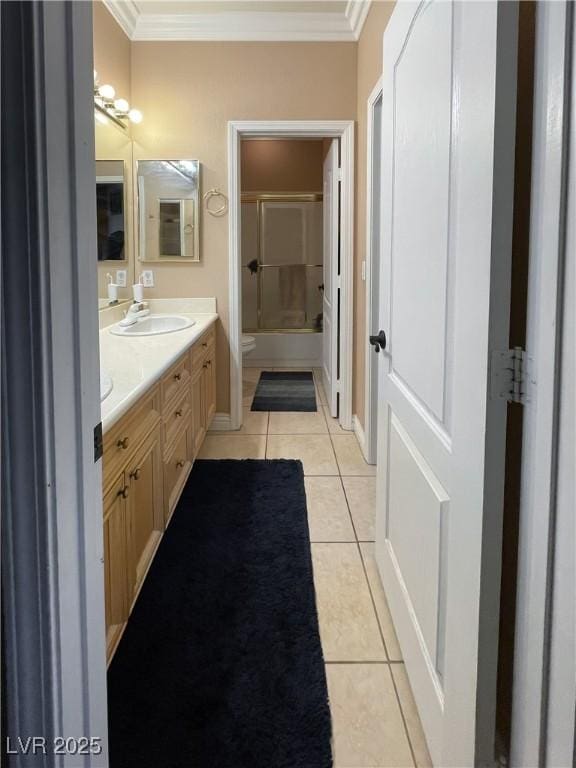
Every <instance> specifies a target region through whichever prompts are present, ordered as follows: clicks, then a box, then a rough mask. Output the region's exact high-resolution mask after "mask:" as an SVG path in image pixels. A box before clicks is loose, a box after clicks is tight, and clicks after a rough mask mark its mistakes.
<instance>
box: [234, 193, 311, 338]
mask: <svg viewBox="0 0 576 768" xmlns="http://www.w3.org/2000/svg"><path fill="white" fill-rule="evenodd" d="M323 200H324V194H323V193H322V192H242V193H241V195H240V202H241V203H256V219H257V228H256V253H257V256H256V260H257V262H258V274H257V280H258V284H257V300H256V301H257V323H258V325H257V327H256V328H243V331H244V332H246V333H322V331H321V330H318V329H317V328H264V327H263V326H262V296H263V286H262V278H263V273H262V270H263V269H264V268H266V267H283V266H292V264H263V263H262V261H261V254H262V250H261V232H262V221H263V211H262V208H263V203H276V202H278V203H321V202H322V201H323ZM295 264H298V262H295ZM299 266H303V267H306V268H318V267H323V266H324V263H322V264H301V265H299Z"/></svg>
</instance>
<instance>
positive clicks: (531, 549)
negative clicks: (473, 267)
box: [510, 2, 576, 767]
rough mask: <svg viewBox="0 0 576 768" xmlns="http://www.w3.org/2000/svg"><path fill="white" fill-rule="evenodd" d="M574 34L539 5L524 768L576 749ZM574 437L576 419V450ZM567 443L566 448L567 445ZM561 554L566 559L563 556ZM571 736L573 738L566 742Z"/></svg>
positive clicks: (517, 696)
mask: <svg viewBox="0 0 576 768" xmlns="http://www.w3.org/2000/svg"><path fill="white" fill-rule="evenodd" d="M574 36H575V35H574V8H573V7H572V6H571V4H570V3H567V2H558V3H539V4H538V7H537V10H536V49H535V78H534V79H535V85H534V129H533V139H532V141H533V145H532V146H533V150H532V191H531V214H530V246H529V273H528V274H529V277H528V281H529V285H528V311H527V338H526V355H527V359H528V372H527V373H528V381H527V402H526V404H525V407H524V420H523V421H524V428H523V435H524V437H523V445H522V470H521V471H522V487H521V497H520V531H519V549H518V571H517V607H516V632H515V637H516V641H515V650H514V687H513V697H512V736H511V754H510V764H511V766H518V767H520V766H525V765H542V766H546V765H549V764H550V762H549V755H550V754H554V755H556V756H557V755H558V754H559V753H562V752H563V753H564V754H566V752H567V751H570V748H572V750H573V749H574V711H572V712H571V713H570V712H568V711H567V709H568V708H567V707H566V706H563V707H561V706H560V698H563V699H564V702H566V701H567V700H569V698H570V696H572V697H574V691H573V690H572V691H570V687H571V686H572V687H573V680H574V678H573V674H571V672H572V673H573V671H574V654H573V652H572V653H570V651H569V650H567V649H569V648H570V646H572V650H573V643H574V628H573V627H572V631H571V633H572V637H571V639H570V631H566V632H565V633H564V634H562V633H556V634H555V631H554V630H555V626H554V623H553V619H554V615H555V614H556V617H557V615H558V610H559V607H561V606H562V605H565V606H570V605H571V602H570V601H573V585H572V588H571V589H569V590H568V594H566V591H564V592H563V591H562V589H563V587H564V590H565V588H566V585H565V584H564V585H563V584H562V581H560V583H558V582H557V581H556V578H555V572H556V574H557V573H558V569H559V568H560V569H564V571H565V572H569V569H570V568H572V569H573V568H574V561H573V560H572V564H570V562H569V553H568V555H567V553H566V551H565V550H564V549H563V548H562V547H559V546H558V536H559V535H561V531H563V530H564V528H565V526H566V525H568V528H569V523H568V521H569V520H570V519H571V517H572V516H573V500H572V504H569V503H568V499H567V496H568V494H566V493H565V495H564V496H563V497H562V496H559V495H558V494H559V486H558V480H559V476H558V471H559V461H560V462H564V463H565V462H566V461H567V459H568V457H567V455H566V453H563V452H562V445H561V444H560V442H559V440H560V408H561V407H562V403H563V397H564V398H566V400H568V397H567V395H568V391H569V389H570V386H572V387H573V385H574V381H573V380H572V382H571V384H570V382H566V381H564V382H563V381H562V376H561V374H560V371H561V368H562V363H563V354H562V351H563V350H562V343H563V333H564V334H566V333H570V332H571V333H572V334H573V333H574V311H573V304H572V305H570V304H567V303H566V304H565V299H564V295H565V294H564V290H566V289H567V287H568V286H567V285H565V279H564V278H565V271H566V268H567V258H568V254H567V243H566V237H567V233H570V232H571V233H572V234H571V236H572V238H573V237H574V227H575V217H574V212H573V210H571V209H570V207H569V205H568V194H569V190H568V188H567V184H568V182H570V183H571V184H572V187H571V194H572V195H574V188H575V187H574V178H573V177H570V176H569V173H572V174H573V173H574V169H575V168H576V165H575V164H574V157H573V156H571V155H572V151H573V150H574V148H575V139H574V131H575V130H576V129H575V126H574V122H573V120H574V114H575V113H574V104H573V103H572V105H571V102H570V98H571V93H570V89H571V88H572V99H574V98H576V90H575V83H574V79H575V77H576V73H575V69H574V59H572V62H571V61H570V58H571V54H572V56H573V55H574V50H573V48H574V43H575V41H574ZM571 48H572V51H571ZM570 64H571V65H572V78H571V76H570V69H569V67H570ZM571 80H572V82H571ZM570 106H571V108H572V121H571V116H570V113H569V112H570ZM569 130H571V131H572V136H571V137H570V135H569V133H568V131H569ZM569 162H571V163H572V167H571V169H570V171H569V168H568V163H569ZM569 227H571V229H568V228H569ZM572 247H573V244H572ZM572 259H573V253H572ZM572 268H573V267H572ZM572 290H573V286H572ZM570 313H571V314H570ZM572 375H573V372H572ZM571 396H572V397H573V389H572V395H571ZM573 440H574V432H573V425H572V446H573ZM567 448H568V446H566V444H564V450H565V451H566V450H567ZM572 494H573V490H572ZM562 500H563V504H562ZM561 557H563V558H564V559H563V560H560V558H561ZM573 557H574V554H573V551H572V558H573ZM560 610H561V608H560ZM567 615H568V616H569V614H567ZM556 620H557V619H556ZM560 635H562V636H561V637H560ZM562 643H564V653H560V656H561V657H563V660H562V662H561V670H560V672H559V673H558V671H557V669H556V668H555V667H556V665H557V663H558V659H557V658H556V653H557V652H559V651H561V650H562V648H561V645H562ZM558 644H559V645H560V648H559V647H558ZM567 660H569V661H567ZM569 664H572V668H571V669H570V668H569ZM555 673H556V674H555ZM559 681H560V682H559ZM554 684H556V687H555V688H554V687H553V686H554ZM559 707H560V711H562V714H563V717H564V718H567V719H568V720H569V721H570V722H568V723H567V722H566V721H564V723H563V724H562V725H563V726H564V728H562V727H561V728H558V727H556V728H555V729H554V730H553V731H552V730H551V729H550V726H551V724H552V723H555V725H556V726H558V719H559V718H558V708H559ZM560 731H563V734H560ZM570 739H571V742H572V743H571V744H568V745H567V743H566V742H567V741H569V740H570ZM552 764H559V763H557V762H556V763H552Z"/></svg>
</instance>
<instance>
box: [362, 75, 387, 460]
mask: <svg viewBox="0 0 576 768" xmlns="http://www.w3.org/2000/svg"><path fill="white" fill-rule="evenodd" d="M383 82H384V78H383V76H382V75H380V77H379V78H378V80H377V81H376V84H375V86H374V88H373V89H372V91H371V93H370V96H368V101H367V107H366V117H367V119H366V246H365V253H366V258H365V262H364V264H365V266H364V270H365V272H364V276H365V277H364V279H365V281H366V285H365V288H366V339H365V342H364V354H365V356H366V365H365V366H364V370H365V374H364V376H365V382H364V440H363V442H362V445H363V448H364V458H365V459H366V461H367V462H368V464H376V438H377V433H378V430H377V425H376V423H375V419H376V414H375V413H374V412H373V411H374V409H373V408H372V405H373V403H374V396H375V397H376V398H377V397H378V385H376V392H374V387H373V376H374V369H376V371H377V370H378V358H377V357H376V355H375V354H374V349H373V347H372V346H371V345H370V342H369V341H368V336H369V334H370V333H371V332H372V331H371V325H372V319H373V315H374V297H373V295H372V275H373V274H374V253H373V249H372V224H373V220H374V200H373V194H372V189H373V186H374V167H373V164H374V158H373V143H374V110H375V107H376V103H377V102H378V100H379V99H380V98H382V90H383ZM381 200H382V198H380V202H381ZM376 268H377V269H379V268H380V263H378V265H376ZM375 332H376V330H375Z"/></svg>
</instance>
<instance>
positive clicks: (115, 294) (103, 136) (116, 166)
mask: <svg viewBox="0 0 576 768" xmlns="http://www.w3.org/2000/svg"><path fill="white" fill-rule="evenodd" d="M95 134H96V146H95V166H96V227H97V243H98V245H97V256H98V306H99V308H100V309H104V308H105V307H109V306H110V305H114V304H118V303H122V302H124V301H129V300H130V297H131V295H132V293H131V292H132V285H133V283H134V282H135V280H134V273H135V270H134V243H133V238H132V230H133V226H132V217H133V205H132V200H133V195H132V173H131V169H132V140H131V138H130V136H129V134H128V133H127V131H125V130H123V129H121V128H119V127H118V126H116V125H114V124H113V123H112V122H110V121H109V120H108V121H106V120H104V121H102V120H97V121H95Z"/></svg>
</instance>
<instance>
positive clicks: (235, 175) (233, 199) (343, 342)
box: [212, 120, 354, 430]
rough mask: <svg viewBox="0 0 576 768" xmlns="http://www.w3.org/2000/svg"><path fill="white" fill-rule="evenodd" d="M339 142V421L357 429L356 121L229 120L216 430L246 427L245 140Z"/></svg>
mask: <svg viewBox="0 0 576 768" xmlns="http://www.w3.org/2000/svg"><path fill="white" fill-rule="evenodd" d="M263 136H265V137H271V138H285V139H294V138H311V139H338V140H339V142H340V173H339V177H340V178H339V183H340V193H341V200H340V266H341V269H340V275H339V286H338V287H339V290H340V314H339V344H338V347H339V358H340V366H339V371H338V374H339V375H338V379H337V380H338V393H339V415H338V420H339V422H340V425H341V426H342V428H343V429H348V430H351V429H352V364H353V273H354V120H254V121H252V120H231V121H229V122H228V194H229V197H230V203H229V217H228V240H229V250H228V258H229V288H228V291H229V292H228V297H229V301H228V312H229V343H230V415H229V416H228V414H216V418H215V421H214V422H213V423H212V429H220V430H227V429H239V428H240V427H241V426H242V318H241V315H242V280H241V270H242V262H241V241H240V236H241V232H240V212H241V211H240V206H241V184H240V142H241V140H242V139H245V138H246V139H247V138H257V137H263Z"/></svg>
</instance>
